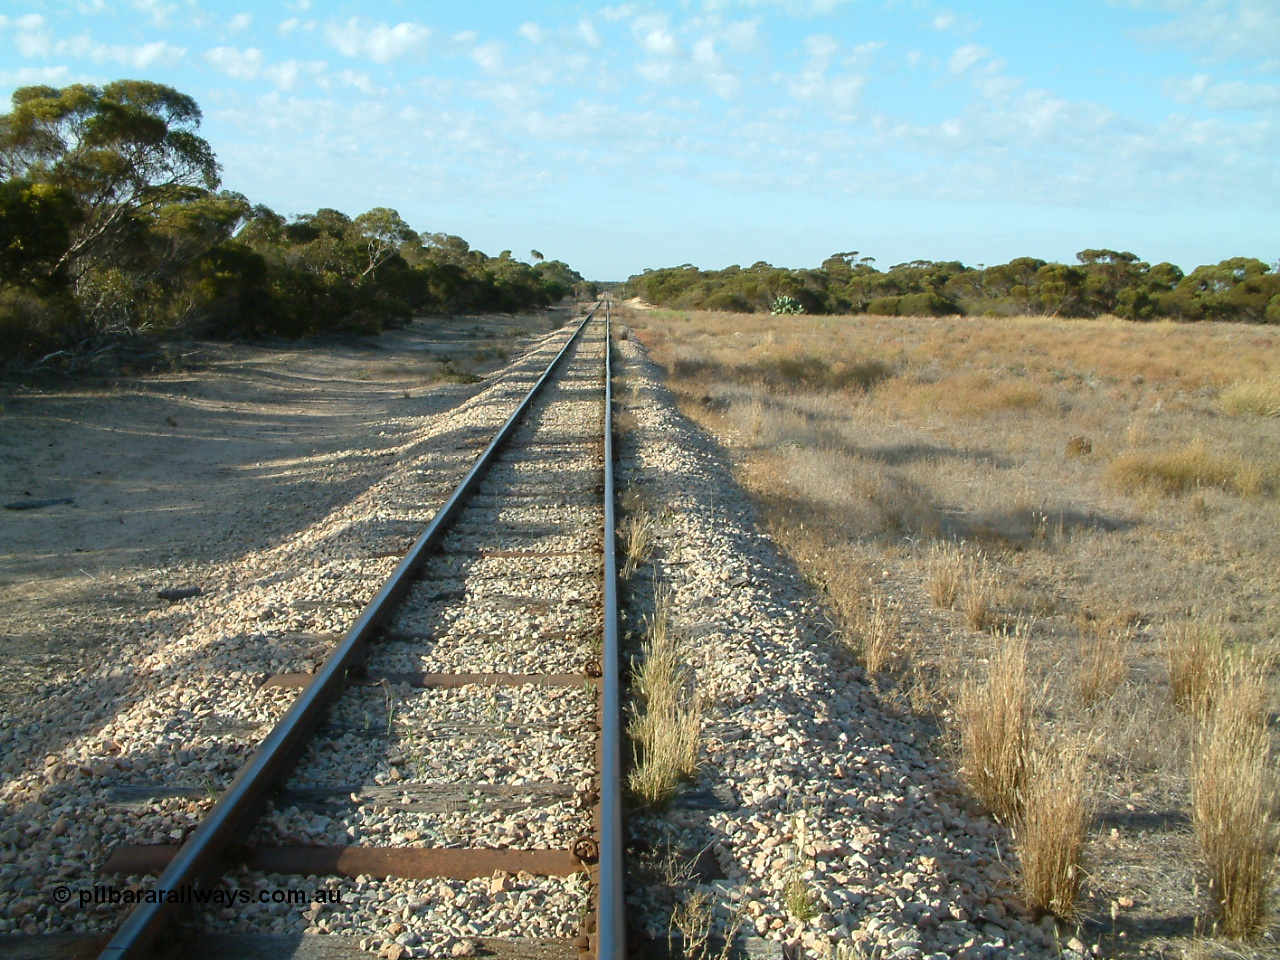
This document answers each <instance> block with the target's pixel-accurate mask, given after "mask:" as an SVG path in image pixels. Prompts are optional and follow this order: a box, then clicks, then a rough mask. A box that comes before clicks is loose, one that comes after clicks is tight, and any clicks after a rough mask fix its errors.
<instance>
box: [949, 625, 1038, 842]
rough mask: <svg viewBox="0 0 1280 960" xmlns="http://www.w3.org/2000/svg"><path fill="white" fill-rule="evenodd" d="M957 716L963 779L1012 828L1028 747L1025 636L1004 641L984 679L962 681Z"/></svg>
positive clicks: (1029, 726)
mask: <svg viewBox="0 0 1280 960" xmlns="http://www.w3.org/2000/svg"><path fill="white" fill-rule="evenodd" d="M956 714H957V717H958V720H959V724H960V751H961V763H962V766H963V767H964V773H965V779H966V780H967V781H968V783H969V786H970V787H971V788H972V789H973V792H974V793H975V794H977V796H978V797H979V798H980V799H981V800H982V802H983V803H985V804H986V806H987V808H988V809H989V810H990V811H991V812H992V814H993V815H994V816H996V817H997V818H998V819H1000V820H1002V821H1004V822H1005V823H1013V822H1014V821H1015V820H1016V819H1017V817H1018V814H1019V813H1020V810H1021V805H1022V797H1023V785H1024V783H1025V782H1026V777H1027V761H1028V753H1029V750H1030V746H1031V686H1030V683H1029V682H1028V678H1027V640H1026V635H1025V633H1023V632H1022V631H1017V632H1015V633H1014V634H1013V635H1011V636H1007V637H1005V638H1004V639H1003V641H1002V642H1001V644H1000V647H999V649H998V651H997V652H996V654H995V656H993V657H992V658H991V664H990V668H989V669H988V671H987V675H986V677H984V678H983V679H981V680H978V679H974V678H970V679H969V680H966V681H965V683H964V684H963V685H962V686H961V688H960V694H959V696H958V697H957V700H956Z"/></svg>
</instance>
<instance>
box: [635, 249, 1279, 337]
mask: <svg viewBox="0 0 1280 960" xmlns="http://www.w3.org/2000/svg"><path fill="white" fill-rule="evenodd" d="M1076 261H1077V262H1076V263H1073V264H1065V263H1048V262H1046V261H1044V260H1038V259H1035V258H1033V257H1016V258H1014V259H1013V260H1010V261H1009V262H1008V263H1001V264H995V265H993V266H988V267H969V266H965V265H964V264H962V263H960V262H958V261H954V260H952V261H938V262H935V261H930V260H911V261H909V262H907V263H899V264H895V265H893V266H891V267H889V268H888V269H887V270H883V271H882V270H878V269H876V267H875V266H874V265H873V264H874V262H875V261H874V259H873V258H871V257H864V256H862V255H861V254H860V253H859V252H858V251H856V250H855V251H851V252H844V253H834V254H832V255H831V256H829V257H827V258H826V259H825V260H823V261H822V265H821V266H819V267H817V268H815V269H801V270H790V269H784V268H781V267H774V266H772V265H770V264H768V263H763V262H760V263H755V264H752V265H751V266H750V267H747V268H745V269H744V268H743V267H740V266H737V265H733V266H729V267H726V268H724V269H723V270H705V271H704V270H699V269H698V268H697V267H694V266H691V265H690V264H687V263H686V264H682V265H680V266H678V267H665V268H663V269H660V270H646V271H645V272H644V273H642V274H637V275H635V276H633V277H631V278H630V279H629V280H628V281H627V283H626V285H625V288H624V290H625V293H626V295H627V296H639V297H642V298H643V299H645V300H646V301H648V302H649V303H652V304H655V305H658V306H664V307H676V308H681V309H705V310H728V311H737V312H757V311H770V310H775V309H776V304H777V302H778V301H779V299H780V298H790V300H793V301H795V302H796V303H798V304H799V305H800V308H801V309H802V310H803V312H805V313H826V314H832V313H871V314H881V315H889V316H895V315H903V316H908V315H923V316H940V315H943V314H964V313H982V314H1007V315H1012V314H1042V315H1047V316H1060V317H1096V316H1101V315H1104V314H1111V315H1114V316H1117V317H1122V318H1125V319H1129V320H1154V319H1160V318H1167V319H1173V320H1237V321H1243V322H1247V323H1280V272H1277V270H1276V269H1275V268H1273V267H1270V266H1268V265H1267V264H1266V263H1264V262H1263V261H1261V260H1256V259H1253V258H1249V257H1233V258H1231V259H1228V260H1224V261H1222V262H1221V263H1219V264H1216V265H1206V266H1201V267H1197V268H1196V269H1195V270H1193V271H1192V272H1191V273H1189V274H1186V275H1185V276H1184V274H1183V272H1182V271H1181V270H1180V269H1179V268H1178V267H1177V266H1175V265H1174V264H1171V263H1157V264H1155V265H1154V266H1152V265H1150V264H1148V263H1145V262H1143V261H1141V260H1139V259H1138V257H1137V256H1136V255H1135V254H1133V253H1129V252H1127V251H1118V250H1103V249H1098V250H1094V249H1089V250H1081V251H1080V252H1079V253H1078V254H1076Z"/></svg>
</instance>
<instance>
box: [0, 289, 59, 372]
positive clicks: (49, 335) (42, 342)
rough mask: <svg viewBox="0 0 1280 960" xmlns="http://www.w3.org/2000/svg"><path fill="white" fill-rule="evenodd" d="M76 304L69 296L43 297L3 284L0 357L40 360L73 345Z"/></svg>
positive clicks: (0, 307)
mask: <svg viewBox="0 0 1280 960" xmlns="http://www.w3.org/2000/svg"><path fill="white" fill-rule="evenodd" d="M75 334H76V304H75V300H73V299H72V297H71V295H70V294H69V293H66V292H65V291H64V292H59V293H55V294H52V295H50V296H46V297H42V296H40V295H38V294H36V293H35V292H33V291H31V290H28V289H24V288H22V287H12V286H7V285H0V358H11V359H17V358H25V357H31V358H34V357H37V356H39V355H40V354H44V353H50V352H52V351H54V350H60V349H65V348H67V347H69V346H71V345H72V344H73V343H74V340H75Z"/></svg>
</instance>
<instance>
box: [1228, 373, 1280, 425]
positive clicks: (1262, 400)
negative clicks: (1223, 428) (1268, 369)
mask: <svg viewBox="0 0 1280 960" xmlns="http://www.w3.org/2000/svg"><path fill="white" fill-rule="evenodd" d="M1218 405H1219V406H1220V407H1221V408H1222V409H1223V411H1224V412H1226V413H1229V414H1232V415H1233V416H1237V417H1280V377H1272V378H1270V379H1268V380H1238V381H1236V382H1235V383H1233V384H1232V385H1231V386H1229V387H1227V388H1226V389H1225V390H1223V391H1222V393H1221V394H1219V395H1218Z"/></svg>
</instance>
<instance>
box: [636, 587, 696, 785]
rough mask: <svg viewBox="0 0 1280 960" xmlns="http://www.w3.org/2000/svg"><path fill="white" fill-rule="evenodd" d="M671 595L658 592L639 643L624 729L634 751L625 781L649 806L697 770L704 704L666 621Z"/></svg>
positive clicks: (668, 622) (668, 617)
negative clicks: (631, 707)
mask: <svg viewBox="0 0 1280 960" xmlns="http://www.w3.org/2000/svg"><path fill="white" fill-rule="evenodd" d="M670 614H671V594H670V593H669V592H668V591H659V593H658V596H657V598H656V602H655V610H654V614H653V617H652V618H651V619H650V621H649V629H648V631H647V633H646V636H645V642H644V645H643V660H642V662H641V665H640V667H639V669H638V670H637V671H636V673H635V675H634V677H633V679H632V684H631V687H632V692H633V693H634V695H635V696H636V699H637V703H636V706H635V709H634V712H633V716H632V719H631V723H630V724H629V725H628V727H627V732H628V734H630V736H631V741H632V744H633V746H634V748H635V752H636V760H635V764H634V766H633V767H632V770H631V774H630V777H629V779H628V785H629V786H630V788H631V792H632V793H633V794H634V795H635V797H636V799H637V800H638V801H639V802H640V803H641V804H642V805H643V806H645V807H647V808H649V809H655V810H661V809H665V808H666V806H667V805H668V804H669V803H670V802H671V800H672V798H673V797H674V796H675V795H676V791H677V790H679V788H680V784H681V783H682V782H684V781H686V780H688V779H690V778H692V777H693V776H694V774H695V773H696V772H697V768H698V738H699V735H700V733H701V730H702V707H701V704H700V702H699V700H698V696H697V693H696V691H695V689H694V677H693V671H692V669H691V668H690V667H689V665H688V663H687V662H686V661H685V659H684V657H683V655H682V654H681V652H680V645H679V641H678V639H677V636H676V634H675V631H674V630H672V629H671V625H670Z"/></svg>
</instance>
